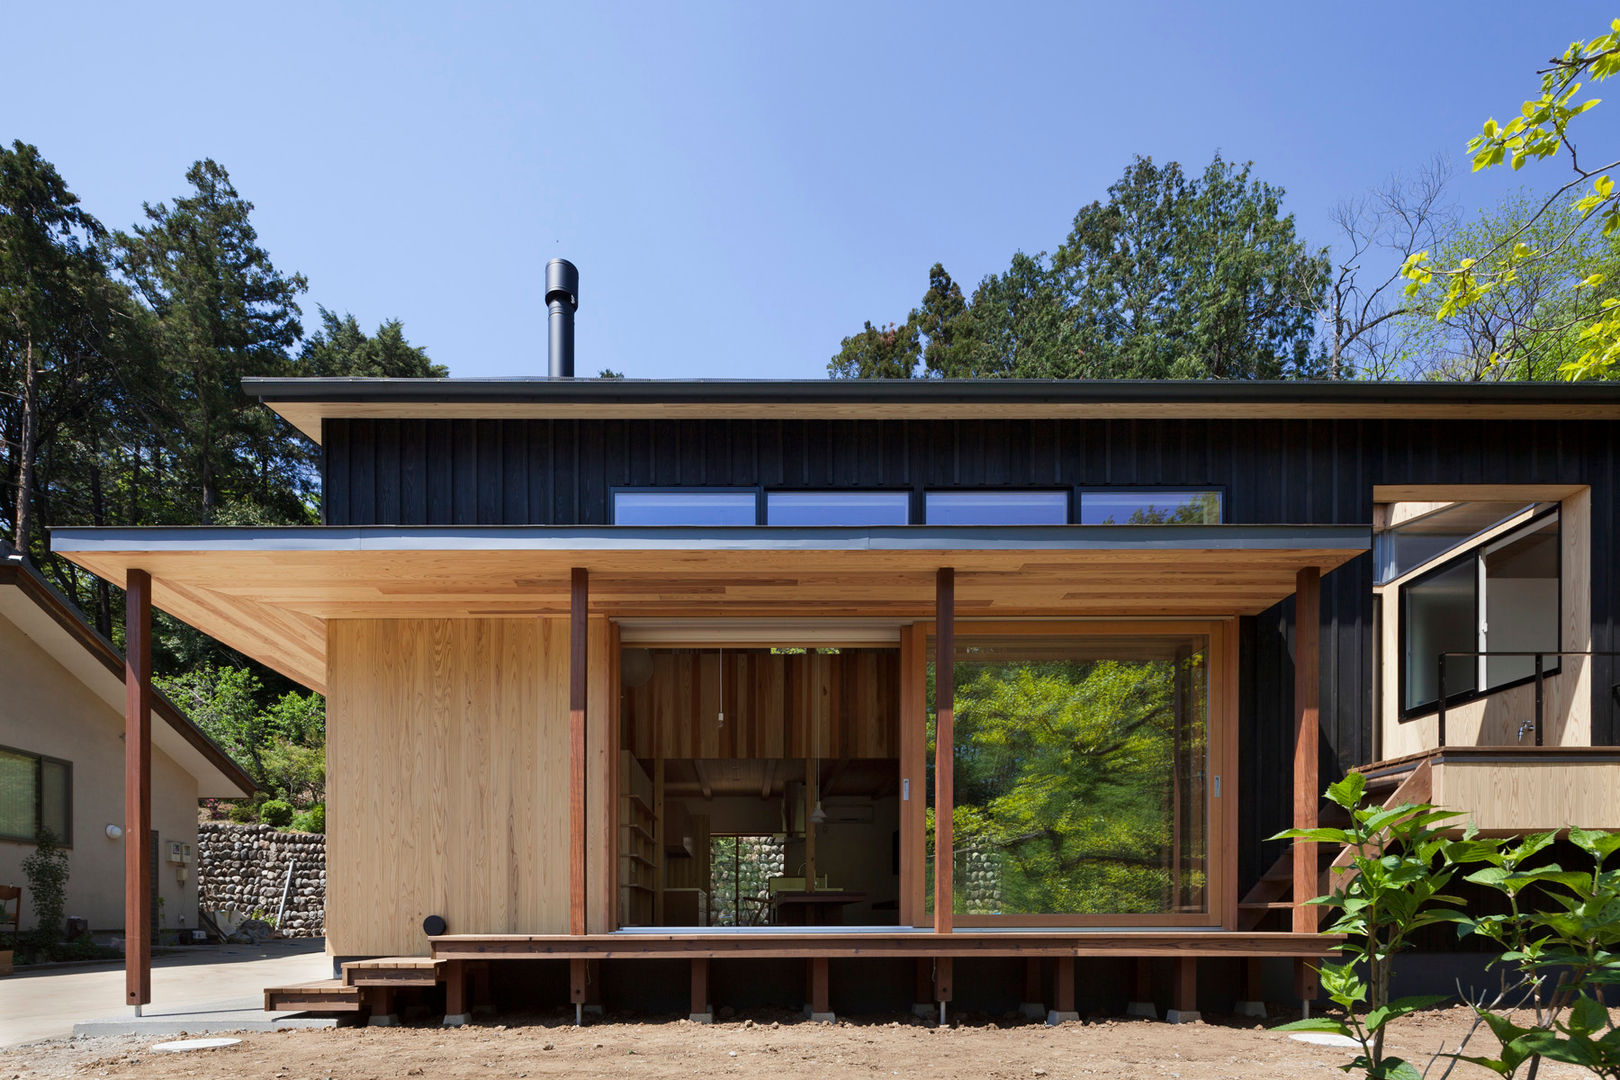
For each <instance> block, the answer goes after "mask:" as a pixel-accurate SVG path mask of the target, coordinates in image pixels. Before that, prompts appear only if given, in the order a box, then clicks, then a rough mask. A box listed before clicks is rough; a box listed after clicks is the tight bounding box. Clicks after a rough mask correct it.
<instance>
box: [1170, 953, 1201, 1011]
mask: <svg viewBox="0 0 1620 1080" xmlns="http://www.w3.org/2000/svg"><path fill="white" fill-rule="evenodd" d="M1175 968H1176V985H1175V990H1174V992H1173V993H1172V994H1171V997H1172V999H1173V1001H1172V1008H1174V1009H1175V1010H1176V1012H1178V1013H1182V1014H1184V1015H1185V1014H1188V1013H1197V1012H1198V959H1197V958H1196V957H1192V956H1178V957H1176V959H1175Z"/></svg>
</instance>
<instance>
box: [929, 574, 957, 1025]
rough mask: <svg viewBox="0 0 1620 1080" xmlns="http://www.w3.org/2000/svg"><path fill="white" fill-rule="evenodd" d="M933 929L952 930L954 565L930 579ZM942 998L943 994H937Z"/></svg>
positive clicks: (953, 846)
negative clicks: (932, 643) (932, 604)
mask: <svg viewBox="0 0 1620 1080" xmlns="http://www.w3.org/2000/svg"><path fill="white" fill-rule="evenodd" d="M934 657H935V660H934V932H935V933H938V934H948V933H950V932H951V916H952V914H953V910H952V909H953V908H954V906H955V905H954V903H953V897H954V896H955V891H954V889H955V886H954V875H953V871H954V869H955V868H954V867H953V866H952V862H953V860H954V858H955V852H956V849H955V845H954V838H953V836H952V832H951V809H952V807H953V806H954V805H955V803H954V798H955V796H954V793H953V791H952V781H953V779H954V776H953V769H954V765H955V761H956V755H955V752H954V743H955V731H956V670H955V660H956V571H955V570H953V569H952V568H951V567H949V566H942V567H940V568H939V571H938V573H937V574H936V576H935V579H934ZM939 1000H941V1001H945V1000H948V999H947V998H940V999H939Z"/></svg>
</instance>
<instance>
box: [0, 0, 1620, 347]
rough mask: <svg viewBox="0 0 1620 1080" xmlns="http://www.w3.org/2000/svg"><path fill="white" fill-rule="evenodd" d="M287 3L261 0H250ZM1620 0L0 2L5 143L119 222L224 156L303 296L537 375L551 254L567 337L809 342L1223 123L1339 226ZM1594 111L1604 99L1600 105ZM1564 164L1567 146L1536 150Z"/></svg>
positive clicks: (1218, 140)
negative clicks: (23, 147)
mask: <svg viewBox="0 0 1620 1080" xmlns="http://www.w3.org/2000/svg"><path fill="white" fill-rule="evenodd" d="M272 11H274V13H275V14H274V15H271V14H269V13H270V12H272ZM1616 14H1620V12H1617V11H1615V10H1613V9H1605V8H1604V7H1603V6H1601V5H1597V4H1592V3H1586V2H1569V3H1557V4H1547V3H1524V2H1522V0H1519V2H1496V0H1491V2H1479V3H1444V4H1443V3H1429V2H1418V3H1413V2H1411V0H1407V2H1404V3H1384V2H1363V3H1358V4H1341V5H1327V4H1317V3H1300V2H1298V0H1294V2H1291V3H1275V4H1270V3H1266V4H1261V3H1254V4H1207V5H1201V6H1198V7H1196V8H1195V7H1193V6H1191V5H1182V4H1173V3H1155V2H1150V0H1135V2H1132V3H1129V4H1106V5H1104V4H1080V3H1070V4H1056V3H1053V4H1035V3H1030V4H1003V5H991V4H983V3H978V4H968V3H951V2H935V3H927V4H922V3H919V4H879V3H864V4H862V3H856V4H839V3H827V2H818V3H816V4H814V5H811V4H797V5H789V4H779V3H746V4H741V3H740V4H735V5H731V4H667V3H657V4H655V3H651V2H649V3H642V4H609V3H591V2H586V0H579V2H576V3H572V4H567V5H560V4H543V5H542V4H511V5H501V4H477V3H462V4H455V5H450V4H443V5H431V4H426V3H415V2H409V0H401V2H398V3H393V4H376V5H360V4H344V3H325V4H310V5H298V4H277V5H265V4H253V5H247V4H220V3H210V4H206V5H203V4H198V5H174V4H169V5H164V4H155V5H137V4H127V3H118V4H106V5H86V4H74V3H67V2H64V3H59V4H51V5H44V4H38V5H21V4H14V5H10V6H9V7H8V10H6V11H5V14H4V26H5V33H6V36H7V37H8V38H10V41H9V42H8V43H7V45H6V48H5V53H6V65H7V69H8V70H7V77H6V92H5V94H4V95H3V96H0V138H3V139H4V140H5V141H6V142H7V143H8V144H9V142H10V141H11V140H12V139H16V138H20V139H23V140H24V141H26V142H31V143H34V144H35V145H37V146H38V147H39V148H40V150H41V151H42V153H43V154H44V155H45V156H46V157H47V158H48V159H49V160H51V161H53V162H54V163H55V164H56V165H57V167H58V168H59V169H60V170H61V172H62V173H63V175H64V176H65V177H66V179H67V181H68V183H69V184H70V186H71V187H72V188H73V189H74V190H75V191H76V192H77V193H78V194H79V195H80V196H81V198H82V199H83V201H84V203H85V204H86V206H87V207H88V208H89V209H90V210H91V211H92V212H93V213H95V214H96V215H97V216H98V217H100V218H101V219H102V221H103V222H105V223H106V224H108V225H110V226H116V227H127V226H128V225H129V224H131V223H132V222H134V221H135V220H136V219H137V218H138V217H139V215H140V207H141V202H142V201H143V200H151V201H157V200H161V199H167V198H170V197H172V196H174V195H175V194H178V193H180V192H182V191H183V189H184V172H185V169H186V167H187V166H188V165H189V164H190V163H191V162H192V161H193V160H194V159H196V158H199V157H204V156H209V157H213V158H215V159H216V160H218V161H220V162H221V163H222V164H224V165H225V166H226V167H227V168H228V169H229V170H230V172H231V175H232V177H233V179H234V180H235V182H236V185H237V187H238V188H239V189H240V190H241V191H242V193H243V194H244V195H245V196H246V197H248V198H250V199H251V200H253V201H254V203H255V204H256V205H257V210H256V215H255V221H256V223H257V225H258V228H259V232H260V237H261V240H262V242H263V243H264V245H265V246H266V247H267V248H268V249H269V250H270V253H271V255H272V257H273V258H274V260H275V262H276V264H277V265H278V266H279V267H280V268H282V269H283V270H286V271H293V270H297V271H301V272H303V273H305V274H306V275H308V277H309V280H310V291H309V294H308V296H307V297H306V300H305V303H304V307H305V314H306V318H305V323H306V326H308V325H310V324H312V323H313V322H314V316H315V305H316V304H317V303H320V304H325V305H326V306H327V307H330V308H335V309H337V310H339V311H352V312H354V314H355V315H356V316H358V317H359V318H360V320H361V321H362V323H363V324H365V325H366V326H367V327H368V328H370V327H372V326H374V325H375V324H376V323H377V322H378V321H380V320H382V319H383V318H386V317H393V316H397V317H400V318H402V319H404V321H405V328H406V333H407V335H408V336H409V337H410V338H411V339H412V340H413V341H414V342H416V343H419V344H423V345H426V346H427V347H428V349H429V351H430V353H431V354H432V356H433V357H434V358H435V359H436V360H438V361H440V362H443V363H446V364H448V365H449V366H450V369H451V373H452V374H453V375H460V376H498V375H527V374H543V373H544V371H545V333H544V320H545V308H544V305H543V303H542V298H541V284H540V283H541V281H542V268H543V264H544V263H545V261H546V260H547V259H549V258H552V257H554V256H558V255H561V256H564V257H567V258H569V259H572V260H573V261H574V262H575V263H576V264H578V266H579V267H580V273H581V286H580V291H581V306H580V312H579V324H578V339H579V370H580V373H581V374H594V373H595V372H596V371H597V370H598V369H600V368H603V367H611V368H614V369H618V370H621V371H623V372H625V373H626V374H627V375H629V376H632V377H649V378H672V377H682V378H686V377H708V378H746V377H804V378H814V377H819V376H822V375H824V374H825V365H826V362H827V358H828V357H829V356H830V355H831V354H832V353H833V352H835V351H836V350H837V347H838V343H839V340H840V338H842V337H843V336H844V335H846V334H849V333H851V332H853V331H855V330H858V329H859V328H860V326H861V323H862V321H863V320H865V319H872V320H873V321H887V320H889V319H899V318H903V317H904V315H905V313H906V312H907V311H908V310H909V309H910V308H911V306H912V305H914V304H915V303H916V302H917V300H918V299H919V298H920V297H921V295H922V293H923V290H924V289H925V288H926V285H927V272H928V267H929V266H930V265H931V264H932V263H933V262H935V261H941V262H943V263H944V264H945V266H946V268H947V269H948V270H949V271H950V272H951V273H952V274H953V275H954V276H955V277H956V278H957V279H958V280H960V281H962V282H963V283H964V287H970V286H971V284H972V283H973V282H976V281H977V280H978V279H979V278H981V277H982V276H983V275H985V274H987V273H993V272H996V271H999V270H1001V269H1003V268H1004V267H1005V266H1006V265H1007V262H1008V259H1009V257H1010V256H1011V254H1012V253H1013V251H1014V250H1016V249H1020V248H1022V249H1024V250H1027V251H1039V250H1045V249H1050V248H1051V247H1053V246H1055V245H1056V244H1057V243H1059V242H1060V241H1061V240H1062V238H1063V237H1064V236H1065V235H1066V233H1067V231H1068V227H1069V222H1070V220H1071V218H1072V217H1073V215H1074V212H1075V211H1076V210H1077V209H1078V208H1079V207H1081V206H1082V205H1084V204H1086V203H1088V202H1090V201H1092V200H1093V199H1097V198H1100V197H1103V195H1104V194H1105V189H1106V188H1107V186H1108V185H1109V183H1111V182H1112V181H1113V180H1115V179H1116V178H1117V177H1118V176H1119V175H1120V173H1121V172H1122V170H1123V169H1124V166H1125V164H1126V163H1127V162H1128V161H1129V160H1130V157H1131V155H1133V154H1147V155H1151V156H1153V157H1154V158H1155V159H1159V160H1165V159H1174V160H1179V161H1182V162H1183V163H1185V164H1187V165H1188V166H1189V167H1191V168H1194V169H1197V168H1201V167H1202V166H1203V165H1204V164H1206V163H1207V162H1208V160H1209V159H1210V157H1211V155H1212V154H1213V153H1214V152H1215V151H1217V150H1219V151H1220V152H1221V153H1222V154H1224V155H1225V156H1226V157H1228V158H1231V159H1236V160H1253V161H1254V162H1255V167H1256V173H1257V175H1258V176H1259V177H1261V178H1263V179H1265V180H1268V181H1270V182H1272V183H1275V184H1279V185H1281V186H1283V187H1284V188H1286V189H1287V191H1288V196H1287V200H1286V207H1287V208H1288V209H1289V210H1291V211H1292V212H1294V213H1295V214H1296V215H1297V218H1298V221H1299V226H1300V229H1301V231H1302V233H1303V234H1304V235H1305V236H1306V237H1308V238H1311V239H1313V240H1315V241H1316V242H1319V243H1328V242H1330V241H1331V240H1332V238H1333V237H1332V232H1331V229H1330V226H1329V221H1328V213H1329V211H1330V210H1331V208H1332V206H1333V205H1334V204H1335V203H1336V202H1338V201H1339V200H1340V199H1343V198H1345V197H1346V196H1350V195H1354V194H1356V193H1358V192H1361V191H1363V190H1365V189H1366V188H1368V187H1369V186H1371V185H1373V184H1376V183H1378V182H1379V181H1380V180H1381V179H1383V178H1384V177H1386V176H1387V175H1389V174H1390V173H1391V172H1393V171H1396V170H1402V169H1411V168H1413V167H1415V166H1417V165H1419V164H1420V163H1421V162H1423V161H1424V160H1425V159H1427V158H1429V157H1430V156H1432V155H1433V154H1435V153H1437V152H1443V153H1446V154H1450V155H1453V156H1454V157H1455V159H1456V160H1457V162H1458V163H1459V165H1460V168H1459V175H1458V180H1457V183H1456V185H1455V188H1454V196H1453V197H1454V199H1455V200H1456V201H1457V203H1458V204H1459V205H1460V206H1462V207H1476V206H1481V205H1486V204H1489V203H1491V202H1493V201H1494V200H1495V199H1497V198H1499V197H1500V196H1501V195H1502V194H1503V192H1504V191H1505V189H1506V188H1507V187H1509V186H1511V185H1512V184H1514V183H1520V182H1525V183H1530V184H1532V186H1544V185H1546V184H1548V183H1550V182H1551V181H1552V180H1553V179H1554V176H1555V173H1554V171H1553V170H1554V169H1561V168H1562V166H1561V165H1560V166H1551V165H1545V166H1541V167H1539V168H1534V167H1533V168H1531V169H1529V170H1526V171H1525V172H1523V173H1521V174H1519V175H1518V177H1516V178H1512V179H1510V178H1509V177H1508V176H1507V175H1506V173H1505V170H1497V173H1500V174H1501V175H1497V174H1496V173H1493V174H1488V175H1483V176H1479V175H1469V174H1468V172H1467V165H1466V160H1465V155H1464V147H1465V144H1466V142H1467V139H1468V137H1469V136H1470V135H1471V134H1472V133H1473V132H1474V131H1476V130H1477V129H1478V127H1479V124H1480V122H1481V121H1482V120H1483V119H1484V118H1485V117H1486V116H1487V115H1491V114H1495V115H1497V116H1499V117H1500V116H1505V115H1507V114H1510V113H1512V112H1513V111H1514V110H1515V109H1516V107H1517V104H1518V103H1519V102H1520V101H1522V100H1523V99H1524V98H1525V97H1528V96H1530V95H1531V93H1532V91H1533V90H1534V89H1535V86H1536V79H1535V74H1534V72H1535V69H1536V67H1537V66H1538V65H1539V64H1540V62H1541V61H1543V60H1544V59H1545V58H1546V57H1548V56H1550V55H1552V54H1553V53H1556V52H1558V51H1559V50H1560V49H1562V47H1563V46H1564V45H1567V44H1568V42H1569V41H1571V40H1572V39H1574V38H1576V37H1591V36H1593V35H1595V34H1597V33H1599V32H1601V31H1602V29H1603V28H1605V27H1606V25H1607V22H1608V20H1609V19H1610V18H1611V17H1613V16H1614V15H1616ZM1587 119H1589V120H1591V121H1592V123H1591V125H1590V127H1591V129H1592V133H1591V134H1590V135H1588V136H1587V137H1588V139H1590V140H1591V141H1592V143H1593V144H1594V145H1596V144H1599V143H1603V144H1606V145H1607V146H1609V147H1612V146H1614V145H1615V144H1616V142H1617V141H1620V139H1617V138H1616V136H1617V135H1620V101H1616V102H1615V103H1614V105H1612V106H1609V107H1606V108H1601V109H1599V110H1597V111H1596V112H1595V113H1592V114H1589V116H1588V117H1587ZM1557 175H1560V176H1561V173H1560V174H1557Z"/></svg>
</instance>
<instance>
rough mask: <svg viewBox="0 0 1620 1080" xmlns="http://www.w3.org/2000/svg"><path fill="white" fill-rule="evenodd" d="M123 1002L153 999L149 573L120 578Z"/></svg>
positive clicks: (137, 1003) (138, 1003) (138, 1004)
mask: <svg viewBox="0 0 1620 1080" xmlns="http://www.w3.org/2000/svg"><path fill="white" fill-rule="evenodd" d="M124 589H125V609H124V627H125V630H124V1002H125V1004H128V1005H133V1006H135V1008H136V1009H137V1010H139V1009H140V1007H141V1006H142V1005H145V1004H147V1003H148V1002H150V1001H151V1000H152V576H151V575H150V574H148V573H147V572H146V571H145V570H131V571H130V572H129V574H128V576H127V577H126V579H125V582H124Z"/></svg>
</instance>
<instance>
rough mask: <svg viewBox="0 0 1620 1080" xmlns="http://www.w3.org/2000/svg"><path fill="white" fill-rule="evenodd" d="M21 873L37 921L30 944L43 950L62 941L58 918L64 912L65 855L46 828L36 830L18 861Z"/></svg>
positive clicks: (65, 898) (66, 877)
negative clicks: (31, 845)
mask: <svg viewBox="0 0 1620 1080" xmlns="http://www.w3.org/2000/svg"><path fill="white" fill-rule="evenodd" d="M22 872H23V876H24V877H26V878H27V879H28V896H29V900H30V902H31V903H32V904H33V905H34V915H35V918H36V919H37V920H38V924H37V926H36V927H35V929H34V933H33V939H34V944H35V946H36V947H37V948H38V949H39V950H40V951H41V952H44V951H47V950H49V949H50V948H51V947H52V946H54V945H55V944H56V943H57V942H59V941H61V940H62V920H63V915H64V914H65V913H66V911H67V883H68V855H67V852H66V851H63V850H62V847H61V845H60V844H58V843H57V842H56V836H55V835H54V834H53V833H52V832H51V831H50V830H49V829H41V830H40V832H39V836H38V837H36V838H35V840H34V850H33V851H32V852H30V853H29V855H28V857H27V858H26V859H24V860H23V861H22Z"/></svg>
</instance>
